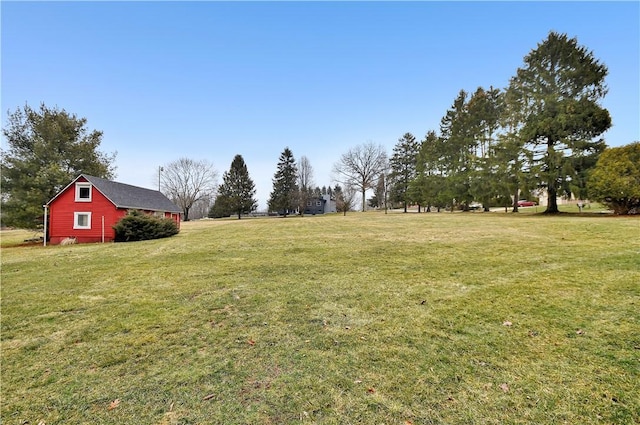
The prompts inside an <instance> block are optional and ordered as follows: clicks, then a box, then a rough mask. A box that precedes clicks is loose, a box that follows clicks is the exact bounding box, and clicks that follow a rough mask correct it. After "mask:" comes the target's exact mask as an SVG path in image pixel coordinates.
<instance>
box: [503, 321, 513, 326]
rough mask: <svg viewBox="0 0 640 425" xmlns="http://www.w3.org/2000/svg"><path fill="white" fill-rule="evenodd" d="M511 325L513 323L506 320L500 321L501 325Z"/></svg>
mask: <svg viewBox="0 0 640 425" xmlns="http://www.w3.org/2000/svg"><path fill="white" fill-rule="evenodd" d="M511 325H513V323H511V322H510V321H508V320H505V321H504V322H502V326H511Z"/></svg>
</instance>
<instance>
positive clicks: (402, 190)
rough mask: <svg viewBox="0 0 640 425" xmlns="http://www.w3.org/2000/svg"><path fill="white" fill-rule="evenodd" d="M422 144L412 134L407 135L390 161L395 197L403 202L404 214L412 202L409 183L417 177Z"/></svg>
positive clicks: (396, 148) (401, 139) (402, 138)
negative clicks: (417, 165) (417, 164)
mask: <svg viewBox="0 0 640 425" xmlns="http://www.w3.org/2000/svg"><path fill="white" fill-rule="evenodd" d="M419 151H420V144H419V142H418V141H417V140H416V138H415V136H414V135H413V134H411V133H405V134H404V136H402V137H401V138H400V139H398V143H396V145H395V146H394V148H393V155H392V156H391V160H390V161H389V165H390V166H391V178H392V179H393V182H394V184H393V197H394V199H395V200H398V201H400V202H402V204H403V206H404V212H407V204H408V203H409V201H410V199H409V198H410V197H411V196H410V192H409V183H410V182H411V181H412V180H413V179H414V178H415V177H416V162H417V158H418V153H419Z"/></svg>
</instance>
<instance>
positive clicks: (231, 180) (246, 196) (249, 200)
mask: <svg viewBox="0 0 640 425" xmlns="http://www.w3.org/2000/svg"><path fill="white" fill-rule="evenodd" d="M255 194H256V189H255V185H254V183H253V180H251V177H249V171H248V170H247V165H246V164H245V162H244V159H243V158H242V155H236V156H235V157H234V158H233V161H232V162H231V167H230V168H229V171H225V172H224V174H223V176H222V184H221V185H220V187H219V188H218V196H219V197H221V202H224V205H225V206H226V208H227V209H228V210H229V211H230V212H231V211H232V212H234V213H236V214H237V215H238V220H239V219H240V218H241V217H242V214H248V213H250V212H251V211H254V210H255V209H256V208H257V206H258V201H257V200H256V199H255V198H254V196H255Z"/></svg>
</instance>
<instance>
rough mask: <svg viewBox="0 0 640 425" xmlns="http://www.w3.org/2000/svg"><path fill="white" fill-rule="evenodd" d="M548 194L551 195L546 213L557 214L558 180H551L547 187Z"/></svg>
mask: <svg viewBox="0 0 640 425" xmlns="http://www.w3.org/2000/svg"><path fill="white" fill-rule="evenodd" d="M547 194H548V195H549V201H548V203H547V210H546V211H545V212H544V213H545V214H557V213H559V212H560V211H559V210H558V189H557V188H556V182H555V181H554V182H550V184H549V186H548V187H547Z"/></svg>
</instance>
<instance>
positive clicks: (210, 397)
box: [202, 394, 216, 401]
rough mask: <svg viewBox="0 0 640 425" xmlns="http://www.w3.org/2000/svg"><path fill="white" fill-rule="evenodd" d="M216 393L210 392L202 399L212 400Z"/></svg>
mask: <svg viewBox="0 0 640 425" xmlns="http://www.w3.org/2000/svg"><path fill="white" fill-rule="evenodd" d="M215 396H216V395H215V394H209V395H206V396H204V398H203V399H202V401H207V400H211V399H212V398H214V397H215Z"/></svg>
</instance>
